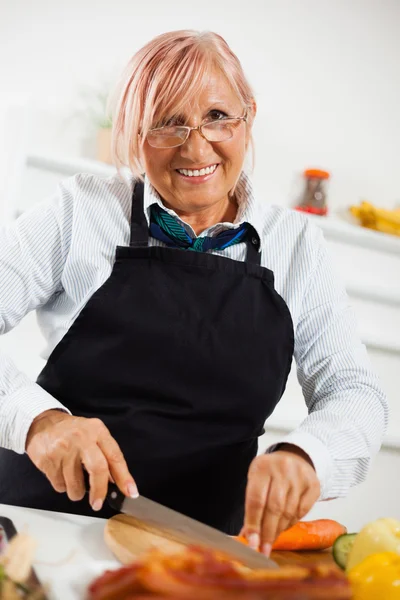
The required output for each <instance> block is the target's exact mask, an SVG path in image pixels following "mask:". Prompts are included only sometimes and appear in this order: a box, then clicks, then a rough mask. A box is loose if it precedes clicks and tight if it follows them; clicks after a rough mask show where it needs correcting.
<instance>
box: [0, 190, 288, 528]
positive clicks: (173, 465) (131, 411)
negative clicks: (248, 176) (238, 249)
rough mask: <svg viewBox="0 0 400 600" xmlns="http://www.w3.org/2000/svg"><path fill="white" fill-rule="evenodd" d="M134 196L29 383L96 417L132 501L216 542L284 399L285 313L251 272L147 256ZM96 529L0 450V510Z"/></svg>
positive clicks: (189, 255)
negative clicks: (120, 242) (107, 252)
mask: <svg viewBox="0 0 400 600" xmlns="http://www.w3.org/2000/svg"><path fill="white" fill-rule="evenodd" d="M148 237H149V234H148V225H147V221H146V218H145V214H144V210H143V184H141V183H139V184H137V185H136V186H135V190H134V195H133V201H132V217H131V239H130V245H129V246H127V247H125V246H118V247H117V249H116V258H115V263H114V267H113V270H112V273H111V275H110V277H109V278H108V279H107V281H106V282H105V283H104V284H103V285H102V286H101V287H100V288H99V289H98V290H97V291H96V292H95V293H94V294H93V296H92V297H91V298H90V300H89V301H88V303H87V305H86V306H85V307H84V309H83V310H82V311H81V313H80V314H79V316H78V317H77V319H76V320H75V322H74V323H73V324H72V326H71V328H70V329H69V331H68V332H67V333H66V335H65V336H64V338H63V339H62V340H61V341H60V343H59V344H58V345H57V347H56V348H55V349H54V351H53V352H52V354H51V355H50V357H49V359H48V361H47V363H46V366H45V367H44V369H43V371H42V372H41V373H40V375H39V377H38V380H37V382H38V384H39V385H41V386H42V387H43V388H44V389H45V390H47V392H49V394H51V395H52V396H53V397H55V398H57V399H58V400H59V401H60V402H61V403H62V404H64V405H65V406H66V407H68V408H69V410H70V411H71V412H72V414H74V415H77V416H83V417H98V418H100V419H101V420H102V421H104V423H105V424H106V425H107V427H108V428H109V430H110V432H111V435H112V436H113V437H114V438H115V439H116V440H117V442H118V444H119V445H120V447H121V449H122V452H123V454H124V456H125V458H126V461H127V463H128V467H129V469H130V472H131V473H132V475H133V477H134V478H135V480H136V482H137V485H138V488H139V492H140V493H141V494H143V495H144V496H147V497H149V498H151V499H153V500H156V501H157V502H161V503H162V504H165V505H167V506H169V507H172V508H174V509H176V510H178V511H181V512H183V513H185V514H187V515H190V516H191V517H194V518H196V519H198V520H200V521H202V522H204V523H207V524H209V525H212V526H214V527H217V528H218V529H221V530H222V531H225V532H226V533H230V534H236V533H238V531H239V530H240V528H241V526H242V524H243V516H244V497H245V489H246V481H247V472H248V468H249V465H250V463H251V461H252V459H253V458H254V457H255V456H256V454H257V449H258V439H257V438H258V436H259V435H260V434H261V433H262V431H263V425H264V422H265V421H266V419H267V418H268V417H269V416H270V414H271V413H272V411H273V410H274V408H275V406H276V404H277V403H278V401H279V399H280V398H281V396H282V394H283V391H284V389H285V385H286V381H287V377H288V374H289V371H290V365H291V360H292V355H293V343H294V334H293V324H292V319H291V316H290V312H289V309H288V307H287V305H286V304H285V302H284V300H283V299H282V298H281V296H279V294H278V293H277V292H276V291H275V289H274V275H273V273H272V271H270V270H269V269H267V268H264V267H261V266H260V257H261V255H260V253H259V251H258V248H259V240H258V237H257V235H256V234H254V235H253V236H250V237H249V239H248V240H247V242H246V244H247V258H246V261H245V262H241V261H236V260H232V259H230V258H225V257H222V256H217V255H214V254H209V253H201V252H194V251H187V250H181V249H176V248H163V247H154V246H153V247H150V246H148ZM1 502H2V503H7V504H15V505H19V506H27V507H33V508H42V509H47V510H55V511H62V512H70V513H79V514H86V515H92V516H103V517H109V516H111V515H112V514H113V511H112V509H110V508H109V507H108V506H106V505H105V506H104V507H103V509H102V510H101V511H100V512H98V513H94V512H93V511H92V509H91V508H90V506H89V503H88V497H87V496H86V497H85V498H84V499H83V500H82V501H79V502H71V501H70V500H69V499H68V497H67V495H66V494H59V493H57V492H55V491H54V490H53V488H52V487H51V485H50V483H49V482H48V480H47V479H46V477H45V476H44V475H43V474H42V473H41V472H39V470H37V469H36V467H35V466H34V465H33V463H32V462H31V461H30V459H29V458H28V456H27V455H19V454H16V453H14V452H11V451H9V450H4V449H3V450H1V451H0V503H1Z"/></svg>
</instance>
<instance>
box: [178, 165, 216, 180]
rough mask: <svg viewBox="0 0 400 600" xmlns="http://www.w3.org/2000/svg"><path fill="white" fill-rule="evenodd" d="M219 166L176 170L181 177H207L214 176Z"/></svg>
mask: <svg viewBox="0 0 400 600" xmlns="http://www.w3.org/2000/svg"><path fill="white" fill-rule="evenodd" d="M217 167H218V164H214V165H209V166H208V167H204V168H203V169H176V171H177V172H178V173H179V174H180V175H184V176H185V177H204V176H205V175H212V174H213V173H215V171H216V170H217Z"/></svg>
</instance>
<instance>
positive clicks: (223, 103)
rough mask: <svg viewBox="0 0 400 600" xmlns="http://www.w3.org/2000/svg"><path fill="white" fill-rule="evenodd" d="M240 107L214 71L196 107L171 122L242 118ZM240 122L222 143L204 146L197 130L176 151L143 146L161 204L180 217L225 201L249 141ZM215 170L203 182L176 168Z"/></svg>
mask: <svg viewBox="0 0 400 600" xmlns="http://www.w3.org/2000/svg"><path fill="white" fill-rule="evenodd" d="M243 113H244V107H243V104H242V103H241V101H240V100H239V99H238V97H237V96H236V95H235V93H234V92H233V90H232V89H231V87H230V86H229V84H228V82H227V81H226V79H225V78H224V76H223V75H221V73H220V72H219V71H217V70H215V71H212V72H211V74H210V77H209V79H208V82H207V85H206V87H205V88H204V89H203V91H202V93H201V94H200V95H199V97H198V98H196V101H195V103H193V104H192V105H191V106H187V107H185V109H184V111H183V114H182V115H179V116H177V117H176V118H174V120H173V123H171V124H176V125H182V124H185V125H189V126H191V127H197V126H198V125H200V124H201V123H204V122H205V121H210V120H213V119H220V118H222V117H226V116H229V117H240V116H243ZM253 116H254V109H253V112H252V111H249V113H248V122H247V123H246V122H244V121H241V122H240V125H239V126H238V128H237V129H236V130H235V132H234V134H233V137H232V138H230V139H229V140H227V141H224V142H218V143H217V142H208V141H207V140H206V139H204V138H203V137H202V136H201V135H200V133H199V132H198V131H191V133H190V135H189V138H188V139H187V140H186V142H185V143H184V144H182V145H181V146H177V147H175V148H153V147H152V146H150V144H149V143H148V141H147V140H146V141H145V142H144V147H143V155H142V162H143V167H144V170H145V173H146V176H147V177H148V179H149V181H150V183H151V184H152V185H153V186H154V187H155V189H156V190H157V191H158V193H159V194H160V196H161V197H162V199H163V200H164V203H165V204H166V205H167V206H169V207H171V208H173V209H174V210H176V211H177V212H178V213H188V212H197V211H201V210H204V209H206V208H208V207H210V208H211V207H214V208H216V206H217V205H218V204H220V203H226V202H227V201H228V194H229V192H230V190H232V188H233V187H234V185H235V184H236V182H237V179H238V177H239V175H240V173H241V171H242V168H243V162H244V158H245V154H246V150H247V146H248V143H249V139H250V127H251V126H250V124H249V122H250V123H251V121H252V118H253ZM214 165H217V168H216V169H215V171H214V172H212V173H210V174H208V175H206V176H203V177H190V176H188V175H185V174H183V173H181V172H179V170H180V169H186V170H192V171H193V170H196V169H197V170H200V169H202V168H205V167H213V166H214Z"/></svg>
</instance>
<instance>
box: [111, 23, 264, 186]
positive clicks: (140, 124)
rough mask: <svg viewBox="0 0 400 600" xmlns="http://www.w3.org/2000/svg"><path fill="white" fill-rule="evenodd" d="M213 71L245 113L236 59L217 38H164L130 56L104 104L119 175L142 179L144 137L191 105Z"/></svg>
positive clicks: (247, 91)
mask: <svg viewBox="0 0 400 600" xmlns="http://www.w3.org/2000/svg"><path fill="white" fill-rule="evenodd" d="M214 67H217V68H219V69H220V71H221V73H222V74H223V75H224V76H225V77H226V79H227V81H228V83H229V85H230V86H231V87H232V89H233V91H234V92H235V93H236V94H237V96H238V98H239V100H240V101H241V102H242V103H243V105H244V107H249V108H250V106H251V105H252V101H253V97H254V95H253V92H252V89H251V87H250V85H249V83H248V81H247V79H246V77H245V75H244V72H243V69H242V66H241V64H240V62H239V59H238V58H237V56H236V55H235V54H234V53H233V52H232V50H231V49H230V48H229V46H228V44H227V43H226V41H225V40H224V39H223V38H222V37H221V36H220V35H218V34H216V33H212V32H209V31H206V32H198V31H193V30H181V31H171V32H168V33H163V34H162V35H159V36H157V37H155V38H154V39H153V40H151V41H150V42H148V43H147V44H146V45H145V46H143V48H141V49H140V50H139V51H138V52H136V54H134V56H133V57H132V58H131V59H130V61H129V62H128V64H127V66H126V67H125V69H124V71H123V73H122V76H121V79H120V81H119V83H118V84H117V86H116V89H115V91H114V93H113V95H112V97H111V99H110V104H109V107H110V109H111V111H112V119H113V132H112V155H113V160H114V164H115V165H116V167H117V169H118V171H119V170H120V169H121V168H122V167H124V166H125V167H129V169H130V170H131V172H132V173H133V175H134V176H135V177H136V178H138V179H141V178H142V176H141V175H142V172H143V170H142V166H141V164H140V159H139V156H140V149H141V145H142V144H143V140H144V139H145V137H146V135H147V132H148V131H149V129H151V128H152V127H154V126H155V125H156V124H157V123H159V122H161V120H162V119H163V118H165V117H170V116H172V115H174V114H177V113H179V111H180V110H181V109H182V108H183V107H184V106H185V105H186V104H187V103H190V102H191V101H192V100H193V99H194V98H195V97H196V96H197V95H198V94H199V92H200V90H201V89H202V87H203V86H204V83H205V82H206V80H207V77H208V75H209V73H210V71H211V70H212V68H214ZM251 145H252V147H253V140H252V138H251Z"/></svg>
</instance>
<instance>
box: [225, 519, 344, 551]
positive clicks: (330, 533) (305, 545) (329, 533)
mask: <svg viewBox="0 0 400 600" xmlns="http://www.w3.org/2000/svg"><path fill="white" fill-rule="evenodd" d="M345 533H347V529H346V527H344V526H343V525H341V524H340V523H338V522H337V521H333V520H332V519H317V520H315V521H299V522H298V523H296V525H293V527H290V528H289V529H286V531H283V532H282V533H281V534H280V535H279V536H278V537H277V539H276V540H275V542H274V544H273V546H272V550H326V549H327V548H330V547H331V546H333V544H334V542H335V541H336V540H337V538H338V537H339V536H341V535H343V534H345ZM236 539H237V540H238V542H242V543H244V544H247V543H248V542H247V539H246V538H245V537H244V536H237V537H236Z"/></svg>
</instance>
